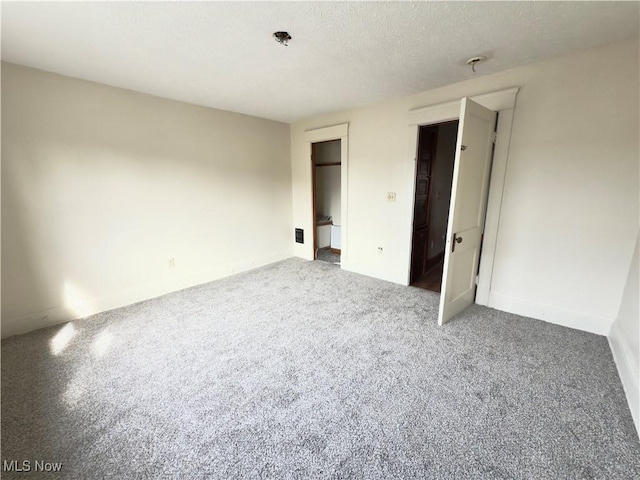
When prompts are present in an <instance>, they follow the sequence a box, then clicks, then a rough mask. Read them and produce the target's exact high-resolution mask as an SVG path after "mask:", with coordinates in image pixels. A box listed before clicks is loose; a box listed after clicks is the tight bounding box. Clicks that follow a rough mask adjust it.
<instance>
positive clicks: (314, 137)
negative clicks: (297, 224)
mask: <svg viewBox="0 0 640 480" xmlns="http://www.w3.org/2000/svg"><path fill="white" fill-rule="evenodd" d="M304 140H305V142H306V144H307V154H308V156H307V158H309V159H310V158H311V149H312V145H313V144H314V143H319V142H326V141H329V140H340V162H341V166H340V217H341V219H340V221H341V225H340V248H341V253H340V268H342V269H345V270H348V269H349V248H348V239H349V236H348V232H349V222H348V213H349V210H348V208H347V207H348V200H349V198H348V191H349V190H348V185H349V177H348V174H349V168H348V167H349V124H348V123H342V124H339V125H332V126H329V127H323V128H314V129H312V130H307V131H305V132H304ZM312 169H313V171H311V170H312ZM313 175H315V166H313V165H312V162H309V179H310V181H311V182H313V181H314V178H313ZM313 190H314V187H313V186H311V197H312V198H311V199H310V200H311V201H312V202H313V201H314V199H313V195H314V193H313ZM312 210H313V208H312ZM312 215H315V212H313V213H312ZM315 223H316V222H315V218H312V219H311V225H313V227H312V228H315ZM314 237H315V232H314ZM312 248H314V247H312ZM314 255H315V252H310V255H309V258H310V259H311V258H314Z"/></svg>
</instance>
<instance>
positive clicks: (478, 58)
mask: <svg viewBox="0 0 640 480" xmlns="http://www.w3.org/2000/svg"><path fill="white" fill-rule="evenodd" d="M486 59H487V57H485V56H484V55H478V56H476V57H471V58H470V59H469V60H467V65H471V71H472V72H473V74H474V75H475V73H476V65H477V64H478V63H482V62H484V61H485V60H486Z"/></svg>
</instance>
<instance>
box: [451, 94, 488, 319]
mask: <svg viewBox="0 0 640 480" xmlns="http://www.w3.org/2000/svg"><path fill="white" fill-rule="evenodd" d="M495 123H496V113H495V112H494V111H491V110H489V109H487V108H485V107H483V106H481V105H478V104H477V103H475V102H473V101H471V100H469V99H468V98H466V97H465V98H463V99H462V102H461V105H460V123H459V125H458V143H457V145H456V158H455V164H454V167H453V185H452V189H451V203H450V204H449V223H448V226H447V243H446V247H445V253H444V271H443V274H442V292H441V294H440V310H439V313H438V324H439V325H442V324H443V323H446V322H448V321H449V320H451V318H452V317H453V316H455V315H456V314H458V313H460V312H461V311H462V310H464V309H465V308H466V307H468V306H469V305H471V304H472V303H473V300H474V297H475V293H476V282H475V280H476V274H477V273H478V262H479V260H480V243H481V240H482V232H483V229H484V217H485V209H486V205H487V192H488V189H489V172H490V170H491V158H492V156H493V131H494V127H495Z"/></svg>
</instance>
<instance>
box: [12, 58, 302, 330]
mask: <svg viewBox="0 0 640 480" xmlns="http://www.w3.org/2000/svg"><path fill="white" fill-rule="evenodd" d="M289 146H290V143H289V127H288V125H286V124H283V123H279V122H273V121H268V120H263V119H258V118H253V117H249V116H245V115H239V114H235V113H229V112H224V111H219V110H213V109H209V108H202V107H197V106H194V105H189V104H184V103H179V102H174V101H170V100H164V99H160V98H157V97H152V96H148V95H142V94H138V93H134V92H131V91H127V90H121V89H117V88H112V87H108V86H105V85H100V84H95V83H90V82H85V81H81V80H77V79H72V78H68V77H63V76H59V75H54V74H50V73H45V72H42V71H38V70H33V69H29V68H24V67H19V66H16V65H11V64H6V63H3V64H2V232H3V237H2V287H3V288H2V335H3V336H7V335H11V334H14V333H20V332H23V331H28V330H30V329H33V328H37V327H41V326H44V325H46V324H49V323H55V322H59V321H64V320H68V319H71V318H76V317H80V316H84V315H86V314H90V313H94V312H97V311H101V310H106V309H109V308H113V307H117V306H121V305H125V304H128V303H132V302H136V301H140V300H143V299H146V298H150V297H153V296H157V295H160V294H163V293H166V292H169V291H173V290H177V289H181V288H185V287H188V286H191V285H194V284H198V283H202V282H206V281H210V280H213V279H216V278H219V277H221V276H225V275H229V274H232V273H234V272H238V271H241V270H245V269H249V268H252V267H256V266H259V265H263V264H266V263H270V262H273V261H276V260H280V259H283V258H286V257H289V256H291V255H292V253H293V249H292V242H291V241H290V240H291V238H292V237H293V227H292V224H291V211H292V210H291V174H290V157H289V155H290V150H289ZM171 258H173V259H174V261H175V267H170V266H169V261H170V259H171ZM44 317H46V319H45V318H44Z"/></svg>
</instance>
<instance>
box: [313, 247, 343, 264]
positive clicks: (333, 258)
mask: <svg viewBox="0 0 640 480" xmlns="http://www.w3.org/2000/svg"><path fill="white" fill-rule="evenodd" d="M318 260H320V261H321V262H327V263H336V264H340V254H339V253H333V252H332V251H331V250H329V249H327V248H320V249H318Z"/></svg>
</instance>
